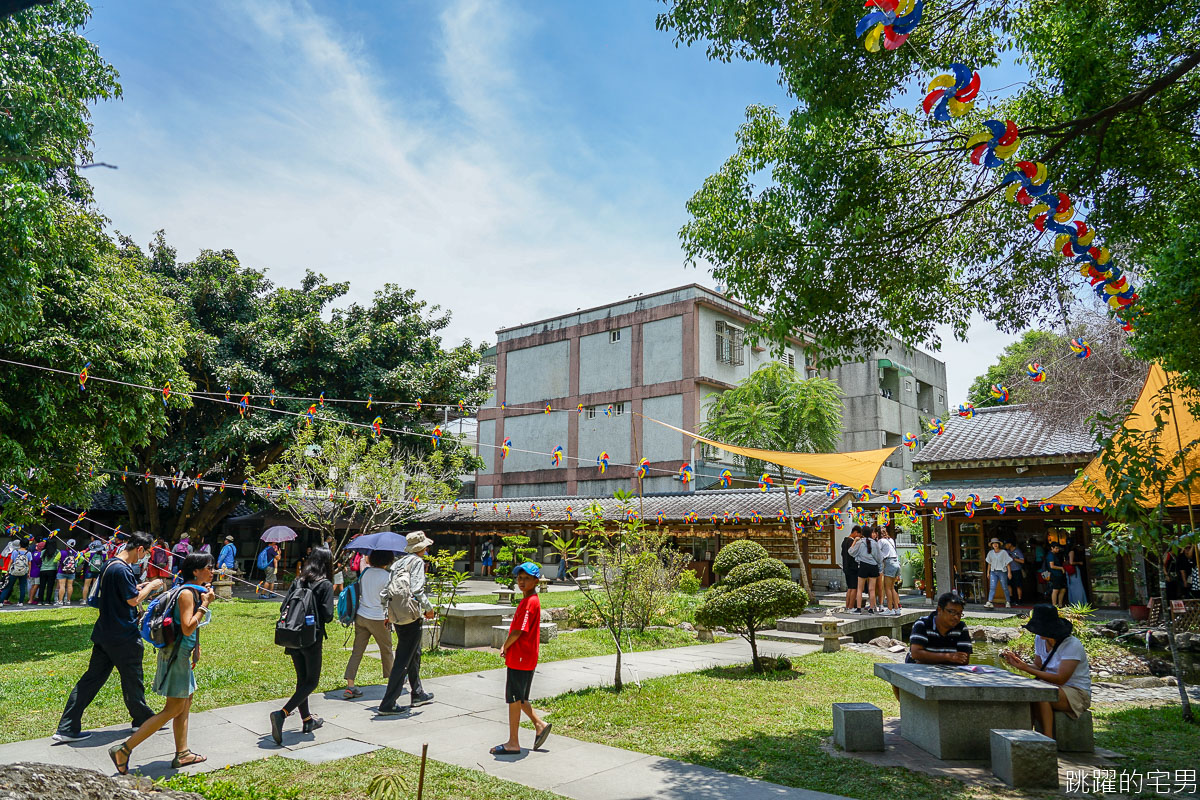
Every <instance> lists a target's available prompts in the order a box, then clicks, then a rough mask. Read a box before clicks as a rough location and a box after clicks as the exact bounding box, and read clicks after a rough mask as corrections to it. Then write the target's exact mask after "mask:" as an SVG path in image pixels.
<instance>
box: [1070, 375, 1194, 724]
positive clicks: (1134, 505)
mask: <svg viewBox="0 0 1200 800" xmlns="http://www.w3.org/2000/svg"><path fill="white" fill-rule="evenodd" d="M1179 391H1180V387H1179V386H1178V385H1176V386H1172V385H1171V384H1170V383H1168V384H1167V385H1166V386H1165V387H1164V388H1163V389H1162V390H1161V391H1160V392H1159V393H1158V394H1157V395H1156V396H1155V398H1154V414H1153V418H1152V420H1150V421H1149V422H1150V424H1149V425H1146V424H1145V423H1146V422H1147V421H1146V420H1139V422H1140V423H1141V424H1139V425H1138V427H1128V426H1121V422H1122V420H1123V419H1124V418H1125V416H1126V414H1127V413H1128V409H1126V411H1125V412H1124V413H1122V414H1120V415H1111V416H1106V415H1098V416H1097V420H1096V423H1095V427H1094V429H1095V430H1096V432H1097V434H1098V435H1104V434H1105V433H1107V432H1108V431H1112V430H1114V429H1115V432H1114V433H1112V434H1111V435H1108V437H1107V438H1106V439H1105V441H1104V448H1103V449H1102V450H1101V452H1100V464H1101V466H1102V468H1103V470H1104V472H1103V475H1104V484H1106V485H1103V486H1102V485H1100V484H1099V483H1097V482H1094V481H1092V482H1088V483H1087V489H1088V491H1089V492H1090V493H1091V494H1092V495H1093V496H1094V497H1096V499H1097V501H1098V504H1099V505H1101V506H1103V508H1104V513H1105V516H1107V517H1108V518H1109V519H1111V520H1114V521H1115V523H1117V524H1113V525H1108V526H1106V527H1105V531H1104V533H1103V534H1102V537H1103V539H1102V541H1103V544H1104V546H1106V547H1108V548H1111V549H1112V550H1114V551H1116V552H1119V553H1124V554H1126V555H1127V556H1128V557H1131V558H1135V559H1137V558H1142V557H1143V556H1144V555H1145V554H1149V556H1150V557H1151V558H1152V559H1153V561H1154V564H1155V565H1157V567H1158V568H1159V569H1160V570H1161V569H1162V563H1163V557H1164V556H1165V555H1166V554H1167V553H1168V552H1169V551H1172V550H1174V551H1176V552H1179V551H1181V550H1182V549H1183V548H1184V547H1186V546H1188V545H1192V544H1197V543H1200V531H1198V530H1196V529H1195V528H1191V527H1182V526H1177V525H1175V524H1174V523H1173V522H1172V521H1171V519H1170V517H1169V516H1168V513H1167V508H1168V505H1169V504H1170V503H1172V502H1173V503H1174V504H1175V505H1179V504H1180V499H1181V495H1182V494H1183V491H1184V489H1183V487H1186V486H1188V485H1189V484H1193V483H1195V482H1196V481H1197V479H1200V466H1194V465H1196V464H1197V459H1196V457H1195V451H1196V450H1197V448H1200V440H1196V441H1191V442H1185V441H1182V440H1180V439H1179V438H1177V436H1171V435H1169V434H1168V433H1167V427H1168V425H1169V423H1170V421H1171V418H1172V417H1175V416H1176V415H1177V413H1178V412H1177V411H1176V406H1175V395H1176V394H1178V393H1179ZM1191 399H1192V400H1193V402H1194V401H1195V399H1196V398H1195V397H1194V396H1193V397H1192V398H1191ZM1189 461H1190V464H1191V465H1192V466H1189ZM1189 503H1190V498H1189ZM1158 587H1159V588H1158V592H1159V594H1158V600H1159V603H1160V604H1161V607H1162V610H1163V618H1164V619H1165V620H1166V623H1167V635H1168V636H1169V638H1170V648H1171V662H1172V665H1173V667H1174V671H1175V679H1176V681H1177V682H1178V684H1179V687H1180V688H1179V702H1180V704H1181V705H1182V708H1183V718H1184V719H1185V720H1186V721H1188V722H1194V719H1193V715H1192V708H1191V701H1190V699H1189V698H1188V695H1187V690H1186V688H1185V687H1184V682H1183V665H1182V663H1181V661H1180V658H1179V645H1178V643H1177V642H1176V641H1175V613H1174V612H1173V611H1172V610H1171V604H1170V603H1169V602H1168V601H1167V582H1166V581H1165V580H1160V581H1159V582H1158Z"/></svg>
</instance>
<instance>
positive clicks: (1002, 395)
mask: <svg viewBox="0 0 1200 800" xmlns="http://www.w3.org/2000/svg"><path fill="white" fill-rule="evenodd" d="M992 398H993V399H994V400H996V401H997V402H1000V403H1007V402H1008V387H1007V386H1005V385H1004V384H1002V383H993V384H992Z"/></svg>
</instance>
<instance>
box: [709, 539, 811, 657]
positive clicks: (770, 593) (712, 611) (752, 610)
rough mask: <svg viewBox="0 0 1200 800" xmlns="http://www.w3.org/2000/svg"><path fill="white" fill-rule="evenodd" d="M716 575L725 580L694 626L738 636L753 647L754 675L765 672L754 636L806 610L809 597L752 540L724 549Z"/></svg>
mask: <svg viewBox="0 0 1200 800" xmlns="http://www.w3.org/2000/svg"><path fill="white" fill-rule="evenodd" d="M718 565H720V566H718ZM713 570H714V571H715V572H717V574H718V575H724V576H725V577H724V579H723V580H722V581H721V583H719V584H717V585H716V586H714V587H713V588H712V589H710V590H709V591H708V594H706V595H705V597H704V602H703V603H701V604H700V607H699V608H697V609H696V622H697V623H699V624H700V625H703V626H704V627H706V628H716V627H723V628H725V629H726V630H729V631H733V632H734V633H737V634H739V635H740V636H741V637H742V638H744V639H745V640H746V641H748V642H749V643H750V652H751V654H752V655H753V658H754V669H755V671H757V672H762V671H763V662H762V660H761V659H760V658H759V657H758V641H757V640H756V638H755V631H756V630H757V629H758V628H759V627H760V626H761V625H762V624H763V623H764V622H765V621H766V620H770V619H777V618H779V617H786V616H788V615H789V614H799V613H801V612H802V611H804V609H805V608H806V607H807V606H808V594H807V593H806V592H805V591H804V589H802V588H801V587H800V586H798V585H797V584H795V583H793V582H792V579H791V571H790V570H789V569H788V568H787V565H786V564H784V563H783V562H782V561H780V560H779V559H777V558H771V557H770V555H768V553H767V550H766V548H765V547H763V546H762V545H760V544H759V543H758V542H752V541H750V540H748V539H741V540H739V541H736V542H732V543H730V544H728V545H726V546H725V547H723V548H721V552H719V553H717V558H716V561H714V562H713Z"/></svg>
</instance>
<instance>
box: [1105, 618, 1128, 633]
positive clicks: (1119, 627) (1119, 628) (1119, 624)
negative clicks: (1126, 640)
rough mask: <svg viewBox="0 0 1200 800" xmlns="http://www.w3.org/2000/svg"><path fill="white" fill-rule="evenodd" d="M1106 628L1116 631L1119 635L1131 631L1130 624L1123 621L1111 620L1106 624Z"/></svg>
mask: <svg viewBox="0 0 1200 800" xmlns="http://www.w3.org/2000/svg"><path fill="white" fill-rule="evenodd" d="M1104 628H1105V629H1106V630H1110V631H1116V632H1117V633H1118V634H1121V633H1126V632H1127V631H1128V630H1129V623H1128V622H1127V621H1125V620H1123V619H1110V620H1109V621H1108V622H1106V623H1104Z"/></svg>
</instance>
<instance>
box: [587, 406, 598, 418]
mask: <svg viewBox="0 0 1200 800" xmlns="http://www.w3.org/2000/svg"><path fill="white" fill-rule="evenodd" d="M587 418H588V419H595V418H596V407H595V406H588V407H587Z"/></svg>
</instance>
